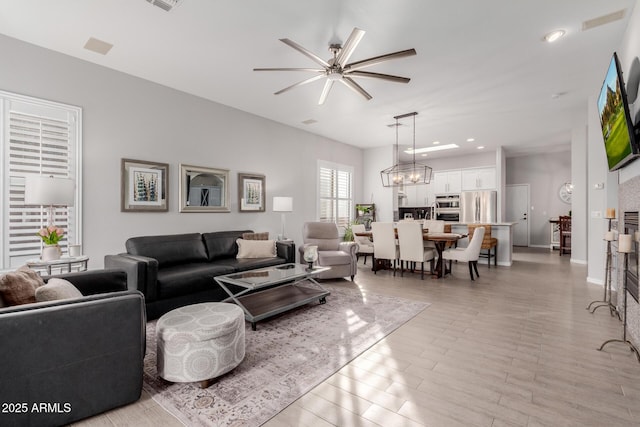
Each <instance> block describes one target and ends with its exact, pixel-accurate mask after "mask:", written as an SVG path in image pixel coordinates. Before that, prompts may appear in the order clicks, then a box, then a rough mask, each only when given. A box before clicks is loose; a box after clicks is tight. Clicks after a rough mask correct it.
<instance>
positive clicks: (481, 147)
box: [476, 145, 484, 150]
mask: <svg viewBox="0 0 640 427" xmlns="http://www.w3.org/2000/svg"><path fill="white" fill-rule="evenodd" d="M476 148H477V149H478V150H483V149H484V145H478V147H476Z"/></svg>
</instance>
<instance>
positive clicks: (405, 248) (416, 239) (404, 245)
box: [398, 222, 435, 280]
mask: <svg viewBox="0 0 640 427" xmlns="http://www.w3.org/2000/svg"><path fill="white" fill-rule="evenodd" d="M398 242H399V246H400V275H401V276H404V263H405V261H406V262H407V265H410V264H411V265H413V264H414V263H417V262H419V263H420V264H421V270H420V279H422V280H424V263H425V262H426V261H431V268H430V271H433V260H434V258H435V250H434V249H431V248H425V246H424V239H423V238H422V226H421V225H420V223H418V222H399V223H398ZM412 270H413V268H412Z"/></svg>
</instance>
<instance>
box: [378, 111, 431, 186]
mask: <svg viewBox="0 0 640 427" xmlns="http://www.w3.org/2000/svg"><path fill="white" fill-rule="evenodd" d="M417 115H418V113H416V112H413V113H407V114H402V115H399V116H395V117H394V119H396V124H395V127H396V143H395V149H396V159H399V155H398V127H399V126H400V123H399V120H400V119H404V118H406V117H413V162H411V163H400V162H399V161H398V163H396V164H395V165H393V166H390V167H388V168H386V169H384V170H382V171H380V178H381V179H382V186H383V187H404V186H406V185H419V184H429V183H430V182H431V173H432V172H433V170H432V168H431V167H429V166H427V165H423V164H421V163H416V116H417Z"/></svg>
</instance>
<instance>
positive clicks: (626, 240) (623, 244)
mask: <svg viewBox="0 0 640 427" xmlns="http://www.w3.org/2000/svg"><path fill="white" fill-rule="evenodd" d="M618 252H622V253H630V252H631V234H620V236H619V237H618Z"/></svg>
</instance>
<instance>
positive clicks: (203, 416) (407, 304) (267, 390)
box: [144, 281, 429, 426]
mask: <svg viewBox="0 0 640 427" xmlns="http://www.w3.org/2000/svg"><path fill="white" fill-rule="evenodd" d="M323 286H324V287H326V288H327V289H328V290H329V291H330V292H331V295H329V296H328V297H327V303H326V304H322V305H321V304H317V303H311V304H309V305H307V306H304V307H301V308H298V309H296V310H293V311H291V312H288V313H285V314H283V315H280V316H278V317H275V318H272V319H270V320H266V321H263V322H259V323H258V330H257V331H252V330H251V326H250V324H249V323H247V324H246V328H247V329H246V355H245V359H244V360H243V362H242V363H241V364H240V365H239V366H238V367H236V368H235V369H234V370H233V371H231V372H229V373H228V374H225V375H223V376H221V377H219V378H218V380H217V382H215V383H214V384H213V385H211V386H210V387H209V388H207V389H201V388H199V386H198V384H195V383H170V382H167V381H164V380H163V379H161V378H159V377H158V376H157V372H156V338H155V326H156V322H155V321H152V322H149V323H148V324H147V355H146V357H145V361H144V371H145V372H144V388H145V390H147V391H148V392H149V393H150V394H151V395H152V396H153V399H154V400H155V401H156V402H158V403H159V404H160V405H161V406H162V407H164V408H165V409H166V410H167V411H169V412H171V413H172V414H174V415H175V416H176V417H177V418H179V419H180V420H181V421H182V422H183V423H185V424H186V425H189V426H259V425H261V424H263V423H264V422H266V421H268V420H269V419H270V418H271V417H273V416H274V415H276V414H277V413H278V412H280V411H282V410H283V409H284V408H286V407H287V406H288V405H289V404H291V403H292V402H294V401H295V400H296V399H298V398H299V397H300V396H302V395H303V394H305V393H306V392H308V391H309V390H311V389H312V388H313V387H315V386H316V385H318V384H319V383H321V382H322V381H324V380H325V379H327V378H328V377H329V376H331V375H332V374H334V373H335V372H336V371H338V370H339V369H340V368H341V367H342V366H344V365H346V364H347V363H349V362H350V361H351V360H352V359H354V358H355V357H357V356H358V355H360V354H361V353H362V352H364V351H365V350H366V349H368V348H369V347H371V346H372V345H373V344H375V343H376V342H378V341H379V340H380V339H382V338H384V337H385V336H386V335H388V334H389V333H391V332H392V331H394V330H395V329H396V328H398V327H399V326H401V325H402V324H404V323H406V322H407V321H408V320H409V319H411V318H412V317H414V316H415V315H416V314H418V313H420V312H421V311H422V310H424V309H425V308H426V307H428V306H429V304H427V303H423V302H416V301H411V300H407V299H403V298H396V297H389V296H384V295H376V294H370V293H367V294H365V295H363V294H362V293H361V292H360V290H359V288H358V287H357V286H356V285H355V284H354V283H352V282H346V281H345V282H344V283H339V284H326V283H325V284H323Z"/></svg>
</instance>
